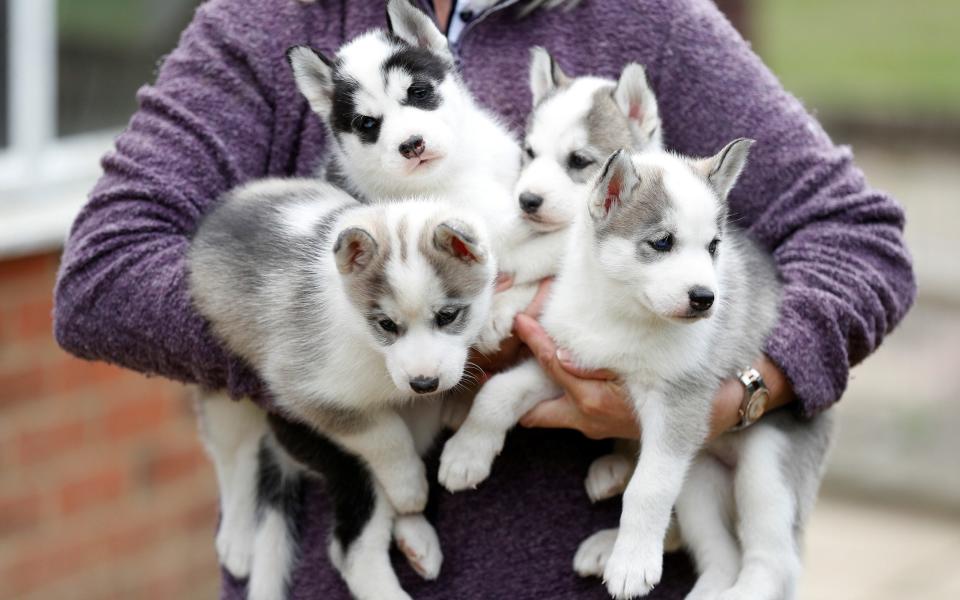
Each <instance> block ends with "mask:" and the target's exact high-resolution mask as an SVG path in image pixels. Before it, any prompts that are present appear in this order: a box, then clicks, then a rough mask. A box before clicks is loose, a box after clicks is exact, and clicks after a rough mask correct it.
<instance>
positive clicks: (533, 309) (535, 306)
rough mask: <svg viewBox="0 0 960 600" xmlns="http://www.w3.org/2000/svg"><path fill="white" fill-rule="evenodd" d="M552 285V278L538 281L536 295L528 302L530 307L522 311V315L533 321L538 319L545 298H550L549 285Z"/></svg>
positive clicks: (545, 301) (545, 300)
mask: <svg viewBox="0 0 960 600" xmlns="http://www.w3.org/2000/svg"><path fill="white" fill-rule="evenodd" d="M552 283H553V277H547V278H546V279H541V280H540V285H539V286H537V294H536V295H535V296H534V297H533V300H531V301H530V305H529V306H527V308H525V309H524V310H523V314H525V315H529V316H531V317H533V318H535V319H539V318H540V314H541V313H542V312H543V305H544V304H546V303H547V298H548V297H549V296H550V285H551V284H552Z"/></svg>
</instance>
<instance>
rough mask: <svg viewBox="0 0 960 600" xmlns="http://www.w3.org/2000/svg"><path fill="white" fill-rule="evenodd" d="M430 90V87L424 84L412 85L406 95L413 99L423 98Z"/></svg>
mask: <svg viewBox="0 0 960 600" xmlns="http://www.w3.org/2000/svg"><path fill="white" fill-rule="evenodd" d="M431 91H432V90H431V89H430V87H429V86H426V85H412V86H410V88H409V89H408V90H407V95H409V96H410V97H411V98H413V99H415V100H423V99H424V98H426V97H427V96H429V95H430V92H431Z"/></svg>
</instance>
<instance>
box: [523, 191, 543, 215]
mask: <svg viewBox="0 0 960 600" xmlns="http://www.w3.org/2000/svg"><path fill="white" fill-rule="evenodd" d="M541 204H543V196H538V195H537V194H534V193H531V192H523V193H522V194H520V208H521V209H523V212H525V213H528V214H531V215H532V214H533V213H535V212H537V210H538V209H539V208H540V205H541Z"/></svg>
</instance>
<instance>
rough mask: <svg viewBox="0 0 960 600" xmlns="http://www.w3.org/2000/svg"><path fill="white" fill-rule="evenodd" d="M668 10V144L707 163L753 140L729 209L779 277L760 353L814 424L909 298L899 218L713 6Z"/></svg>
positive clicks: (663, 94)
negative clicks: (778, 298) (734, 144)
mask: <svg viewBox="0 0 960 600" xmlns="http://www.w3.org/2000/svg"><path fill="white" fill-rule="evenodd" d="M671 6H672V7H673V8H672V9H671V10H673V11H674V12H673V15H672V25H671V27H670V32H669V37H668V38H667V42H666V43H665V45H664V47H663V48H662V51H661V55H660V58H659V62H658V64H657V65H655V69H654V76H655V78H656V81H655V87H656V88H657V89H656V91H657V94H658V98H660V99H661V117H662V119H663V126H664V132H665V136H666V142H667V145H668V146H670V147H671V148H674V149H676V150H678V151H680V152H683V153H690V154H698V155H709V154H713V153H714V152H716V151H717V150H719V149H720V148H721V147H722V146H723V145H724V144H725V143H726V142H728V141H730V140H732V139H734V138H737V137H750V138H754V139H756V140H758V143H757V144H755V146H754V148H753V150H752V152H751V156H750V160H749V161H748V166H747V170H746V171H745V173H744V175H743V177H742V179H741V180H740V182H739V183H738V184H737V186H736V188H735V189H734V192H733V193H732V195H731V198H730V207H731V211H732V213H733V216H734V217H735V218H736V219H737V220H738V221H739V223H740V224H741V225H743V226H744V227H747V228H748V232H749V234H750V235H751V236H753V238H754V239H755V240H757V241H758V242H760V243H761V244H762V245H763V246H765V247H766V248H767V249H769V250H770V251H771V252H772V253H773V256H774V258H775V261H776V264H777V266H778V267H779V271H780V273H781V275H782V277H783V279H784V282H785V288H784V297H783V304H782V309H781V317H780V322H779V324H778V325H777V326H776V327H775V329H774V331H773V333H772V335H771V337H770V338H769V340H768V342H767V345H766V349H765V350H766V353H767V354H768V355H769V356H770V358H771V359H772V360H773V361H774V362H775V363H776V364H777V365H779V366H780V367H781V369H782V370H783V371H784V373H785V374H786V375H787V377H788V379H789V380H790V382H791V383H792V385H793V388H794V390H795V392H796V395H797V397H798V399H799V400H800V403H801V408H802V411H803V412H804V413H805V414H808V415H812V414H814V413H816V412H818V411H820V410H823V409H825V408H827V407H828V406H830V405H831V404H832V403H833V402H835V401H836V400H837V399H839V398H840V396H841V394H842V393H843V391H844V389H845V388H846V385H847V380H848V373H849V369H850V367H851V366H853V365H855V364H857V363H858V362H859V361H861V360H863V359H864V358H865V357H866V356H867V355H869V354H870V353H871V352H872V351H873V350H875V349H876V348H877V347H878V346H879V345H880V343H881V341H882V340H883V337H884V336H885V335H886V334H887V333H889V332H890V331H891V330H892V329H893V328H894V327H895V326H896V325H897V323H898V322H899V321H900V320H901V319H902V318H903V316H904V314H905V313H906V311H907V309H908V308H909V307H910V306H911V304H912V302H913V300H914V297H915V295H916V282H915V279H914V273H913V270H912V266H911V259H910V255H909V253H908V252H907V249H906V247H905V245H904V240H903V226H904V213H903V209H902V208H901V207H900V205H899V204H898V203H897V202H896V201H894V200H893V199H892V198H890V197H889V196H888V195H887V194H884V193H882V192H880V191H877V190H875V189H872V188H870V187H869V186H868V185H867V183H866V181H865V180H864V177H863V174H862V173H861V172H860V170H859V169H857V167H856V166H855V165H854V164H853V161H852V154H851V151H850V149H849V148H845V147H838V146H836V145H834V144H833V143H832V141H831V140H830V138H829V137H828V136H827V134H826V133H825V132H824V131H823V129H822V128H821V127H820V125H819V124H818V123H817V121H816V120H815V119H814V118H813V117H812V116H810V115H809V114H808V113H807V111H806V110H804V108H803V106H802V105H801V104H800V102H798V101H797V100H796V99H795V98H794V97H793V96H791V95H790V94H789V93H787V92H786V91H785V90H784V89H783V87H782V86H781V85H780V83H779V82H778V81H777V79H776V77H775V76H774V75H773V74H772V73H771V72H770V71H769V70H768V69H767V67H766V66H764V64H763V63H762V61H761V60H760V59H759V58H758V57H757V56H756V55H755V54H754V53H753V52H752V51H751V49H750V48H749V46H748V45H747V43H746V42H744V40H743V39H742V38H741V37H740V35H739V34H738V33H737V32H736V31H735V30H734V29H733V28H732V27H731V25H730V23H729V22H728V21H727V20H726V19H725V18H724V17H723V16H722V15H721V14H720V13H719V12H718V11H717V9H716V7H715V6H714V5H713V3H712V2H710V1H708V0H681V1H678V2H674V3H671Z"/></svg>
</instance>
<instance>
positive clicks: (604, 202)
mask: <svg viewBox="0 0 960 600" xmlns="http://www.w3.org/2000/svg"><path fill="white" fill-rule="evenodd" d="M638 183H640V177H639V176H638V175H637V170H636V168H634V166H633V158H631V156H630V151H629V150H624V149H622V148H621V149H620V150H617V151H616V152H614V153H613V154H611V155H610V158H608V159H607V162H606V163H604V165H603V170H602V171H600V176H599V177H598V178H597V182H596V183H595V184H594V187H593V192H591V198H590V216H592V217H593V220H594V221H596V222H603V221H606V220H607V219H608V218H610V216H611V215H612V214H614V213H616V212H617V211H618V210H619V209H620V207H622V206H623V204H624V203H625V202H627V201H629V199H630V194H631V193H632V192H633V188H634V187H636V185H637V184H638Z"/></svg>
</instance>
